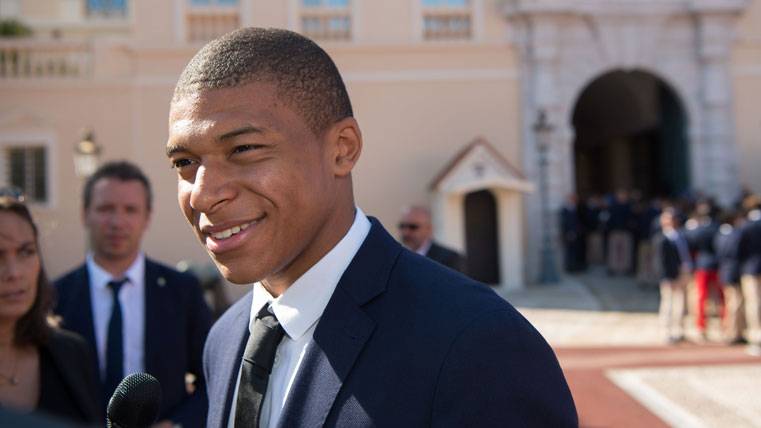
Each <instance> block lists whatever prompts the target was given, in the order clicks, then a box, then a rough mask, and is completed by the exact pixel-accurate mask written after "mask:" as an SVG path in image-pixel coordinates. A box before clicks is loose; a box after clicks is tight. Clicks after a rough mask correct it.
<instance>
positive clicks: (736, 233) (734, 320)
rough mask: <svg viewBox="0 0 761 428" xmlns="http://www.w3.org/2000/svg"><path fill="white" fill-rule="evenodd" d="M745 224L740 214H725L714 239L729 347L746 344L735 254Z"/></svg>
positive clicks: (738, 212)
mask: <svg viewBox="0 0 761 428" xmlns="http://www.w3.org/2000/svg"><path fill="white" fill-rule="evenodd" d="M744 221H745V217H744V215H743V214H742V212H740V211H733V212H731V213H729V214H727V215H726V218H725V222H724V223H722V225H721V226H719V232H718V233H717V234H716V237H715V238H714V248H716V258H717V259H718V260H719V281H721V287H722V290H723V291H724V299H725V308H726V316H725V317H724V319H725V321H726V322H725V326H724V327H725V331H724V341H725V343H728V344H737V343H742V342H745V339H744V338H743V336H742V333H743V330H744V329H745V310H744V304H745V302H744V299H743V295H742V289H741V288H740V261H739V260H738V254H737V253H738V246H739V243H740V228H741V226H742V224H743V222H744Z"/></svg>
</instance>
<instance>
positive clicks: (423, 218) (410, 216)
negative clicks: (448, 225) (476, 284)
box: [399, 206, 466, 273]
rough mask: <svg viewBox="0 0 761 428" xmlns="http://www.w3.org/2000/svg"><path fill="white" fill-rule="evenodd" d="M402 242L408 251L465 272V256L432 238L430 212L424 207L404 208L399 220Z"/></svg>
mask: <svg viewBox="0 0 761 428" xmlns="http://www.w3.org/2000/svg"><path fill="white" fill-rule="evenodd" d="M399 234H400V236H401V238H402V243H403V244H404V246H405V247H407V248H408V249H409V250H410V251H414V252H416V253H418V254H420V255H421V256H426V257H428V258H429V259H431V260H434V261H436V262H439V263H441V264H442V265H444V266H446V267H448V268H450V269H453V270H456V271H458V272H462V273H466V266H465V258H464V257H463V256H462V255H460V254H459V253H458V252H456V251H454V250H451V249H449V248H447V247H445V246H443V245H441V244H439V243H437V242H436V241H434V240H433V227H432V226H431V212H430V211H429V210H428V208H426V207H422V206H411V207H407V208H405V209H404V211H403V212H402V219H401V220H400V221H399Z"/></svg>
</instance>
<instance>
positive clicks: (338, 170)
mask: <svg viewBox="0 0 761 428" xmlns="http://www.w3.org/2000/svg"><path fill="white" fill-rule="evenodd" d="M327 143H328V144H329V145H330V150H329V153H330V156H331V159H330V161H331V164H332V167H333V172H334V174H335V175H336V177H346V176H348V175H349V174H351V170H352V169H353V168H354V165H355V164H356V163H357V161H358V160H359V155H360V153H361V152H362V131H360V130H359V124H358V123H357V121H356V120H355V119H354V118H353V117H346V118H343V119H341V120H339V121H338V122H336V123H335V124H333V126H332V127H331V128H330V130H329V131H328V141H327Z"/></svg>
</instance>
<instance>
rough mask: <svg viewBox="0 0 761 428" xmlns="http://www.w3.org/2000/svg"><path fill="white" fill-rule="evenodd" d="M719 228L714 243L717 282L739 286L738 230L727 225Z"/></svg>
mask: <svg viewBox="0 0 761 428" xmlns="http://www.w3.org/2000/svg"><path fill="white" fill-rule="evenodd" d="M725 226H727V227H725ZM721 227H722V228H723V229H721V230H720V231H719V233H717V234H716V239H715V241H714V246H715V247H716V257H717V258H718V259H719V280H720V281H721V283H722V284H724V285H739V284H740V276H741V275H740V260H739V258H738V250H739V246H740V230H739V229H738V228H736V227H732V226H729V225H723V226H721Z"/></svg>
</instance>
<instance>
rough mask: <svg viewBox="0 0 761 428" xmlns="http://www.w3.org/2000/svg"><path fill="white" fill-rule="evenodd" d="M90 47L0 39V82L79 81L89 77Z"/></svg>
mask: <svg viewBox="0 0 761 428" xmlns="http://www.w3.org/2000/svg"><path fill="white" fill-rule="evenodd" d="M92 57H93V51H92V47H91V46H90V45H89V44H88V43H85V42H70V41H58V40H35V39H5V40H2V39H0V80H5V79H47V78H66V79H81V78H87V77H90V76H91V75H92V62H93V61H92Z"/></svg>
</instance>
